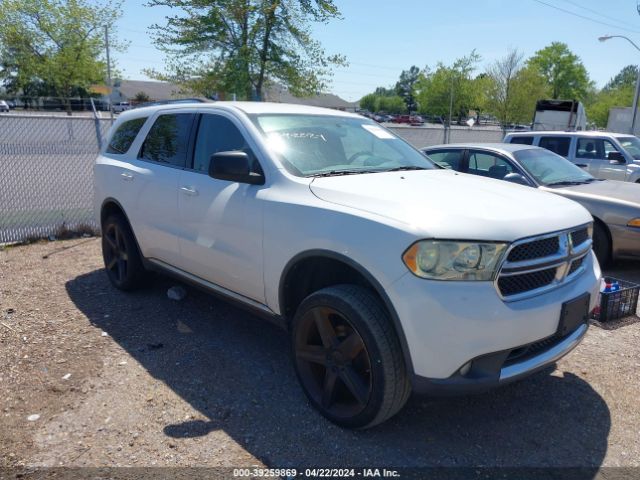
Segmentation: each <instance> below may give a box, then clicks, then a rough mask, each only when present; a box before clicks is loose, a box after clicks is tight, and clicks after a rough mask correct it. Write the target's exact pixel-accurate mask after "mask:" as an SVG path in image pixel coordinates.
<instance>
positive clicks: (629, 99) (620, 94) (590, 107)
mask: <svg viewBox="0 0 640 480" xmlns="http://www.w3.org/2000/svg"><path fill="white" fill-rule="evenodd" d="M637 75H638V68H637V67H636V66H635V65H627V66H626V67H624V68H623V69H622V70H620V72H618V73H617V74H616V76H615V77H613V78H612V79H611V80H609V82H607V84H606V85H605V86H604V88H602V90H600V91H599V92H594V93H593V95H592V96H591V98H590V99H589V100H590V101H589V102H588V103H587V104H586V110H587V118H589V120H590V121H592V122H593V123H595V124H596V125H597V126H598V127H601V128H604V127H606V126H607V123H608V121H609V111H610V110H611V109H612V108H614V107H630V106H632V104H633V96H634V93H635V87H636V79H637Z"/></svg>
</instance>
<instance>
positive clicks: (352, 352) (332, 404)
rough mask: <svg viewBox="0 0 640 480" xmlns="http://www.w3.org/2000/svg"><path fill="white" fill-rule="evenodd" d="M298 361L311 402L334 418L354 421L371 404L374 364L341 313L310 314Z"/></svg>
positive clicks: (298, 342)
mask: <svg viewBox="0 0 640 480" xmlns="http://www.w3.org/2000/svg"><path fill="white" fill-rule="evenodd" d="M294 342H295V343H294V346H295V349H294V353H295V361H296V364H297V369H298V373H299V376H300V380H301V382H302V383H303V386H304V388H305V390H306V391H307V393H308V394H309V396H310V397H311V399H312V400H313V401H314V402H315V403H316V404H318V405H320V406H321V407H322V409H323V410H324V411H325V412H326V413H327V414H328V415H330V416H331V417H335V418H352V417H354V416H356V415H358V414H359V413H361V412H362V411H363V410H364V409H365V408H366V406H367V404H368V403H369V399H370V397H371V391H372V374H371V360H370V357H369V354H368V352H367V349H366V347H365V344H364V341H363V340H362V337H361V336H360V334H359V333H358V332H357V331H356V329H355V328H354V327H353V325H351V324H350V323H349V321H348V320H347V319H346V318H345V316H344V315H342V314H341V313H340V312H339V311H337V310H336V309H334V308H331V307H328V306H317V307H314V308H312V309H309V310H307V311H306V312H305V313H304V315H303V316H302V317H301V318H300V323H299V326H298V328H297V331H296V336H295V340H294Z"/></svg>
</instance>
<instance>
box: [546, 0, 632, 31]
mask: <svg viewBox="0 0 640 480" xmlns="http://www.w3.org/2000/svg"><path fill="white" fill-rule="evenodd" d="M533 1H534V2H536V3H539V4H541V5H546V6H547V7H550V8H554V9H556V10H560V11H561V12H564V13H568V14H569V15H573V16H574V17H579V18H582V19H584V20H588V21H590V22H593V23H599V24H600V25H606V26H607V27H613V28H617V29H619V30H625V31H627V32H632V33H640V30H631V29H629V28H624V27H621V26H620V25H614V24H613V23H607V22H602V21H600V20H596V19H595V18H591V17H587V16H585V15H581V14H579V13H576V12H572V11H571V10H567V9H565V8H562V7H558V6H556V5H551V4H550V3H547V2H543V1H542V0H533Z"/></svg>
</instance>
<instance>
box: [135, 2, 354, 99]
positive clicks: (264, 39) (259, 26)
mask: <svg viewBox="0 0 640 480" xmlns="http://www.w3.org/2000/svg"><path fill="white" fill-rule="evenodd" d="M149 5H150V6H168V7H171V8H172V9H175V10H177V13H176V14H174V15H172V16H169V17H167V18H166V20H167V24H166V25H154V26H153V27H152V30H153V32H154V40H155V43H156V45H157V46H158V48H160V49H161V50H164V51H165V53H166V54H167V56H168V62H167V65H166V69H165V70H166V73H162V72H157V71H153V70H151V71H147V72H146V73H147V74H148V75H150V76H152V77H154V78H157V79H161V80H169V81H172V82H175V83H178V84H181V85H183V86H184V88H185V89H187V90H190V91H192V92H194V93H199V94H202V95H205V96H211V95H212V94H215V93H216V92H234V93H236V94H237V96H238V97H239V98H241V99H254V98H258V99H262V97H263V93H264V88H265V84H266V82H268V81H274V82H275V81H277V82H280V83H281V84H282V85H284V86H286V87H287V88H288V89H289V91H290V92H291V93H292V94H294V95H300V96H303V95H310V94H314V93H317V92H320V91H322V90H323V89H325V88H326V85H327V84H326V79H327V78H328V77H329V76H330V73H331V67H332V66H333V65H343V64H345V60H344V58H343V57H341V56H339V55H334V56H327V55H325V53H324V50H323V49H322V47H321V45H320V44H319V43H318V42H317V41H315V40H314V39H313V38H312V37H311V34H310V28H309V25H310V22H323V23H326V22H328V21H329V20H331V19H333V18H338V17H339V16H340V12H339V11H338V8H337V7H336V6H335V4H334V2H333V0H216V1H211V0H209V1H207V0H150V2H149Z"/></svg>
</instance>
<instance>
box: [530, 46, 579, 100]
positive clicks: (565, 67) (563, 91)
mask: <svg viewBox="0 0 640 480" xmlns="http://www.w3.org/2000/svg"><path fill="white" fill-rule="evenodd" d="M527 65H528V66H530V67H531V68H533V69H535V70H537V71H538V73H540V75H542V76H543V77H544V78H545V80H546V82H547V84H548V85H549V87H550V88H549V91H550V94H551V98H554V99H559V98H561V99H576V100H582V99H583V98H584V97H585V96H586V95H587V92H588V90H589V88H590V87H591V83H592V82H591V81H590V80H589V75H588V74H587V69H586V68H585V67H584V65H583V64H582V62H581V61H580V58H579V57H578V56H577V55H575V54H574V53H573V52H571V50H569V47H568V46H567V44H565V43H561V42H553V43H552V44H551V45H549V46H547V47H545V48H543V49H542V50H538V51H537V52H536V53H535V55H533V57H531V58H530V59H529V60H528V61H527Z"/></svg>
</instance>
